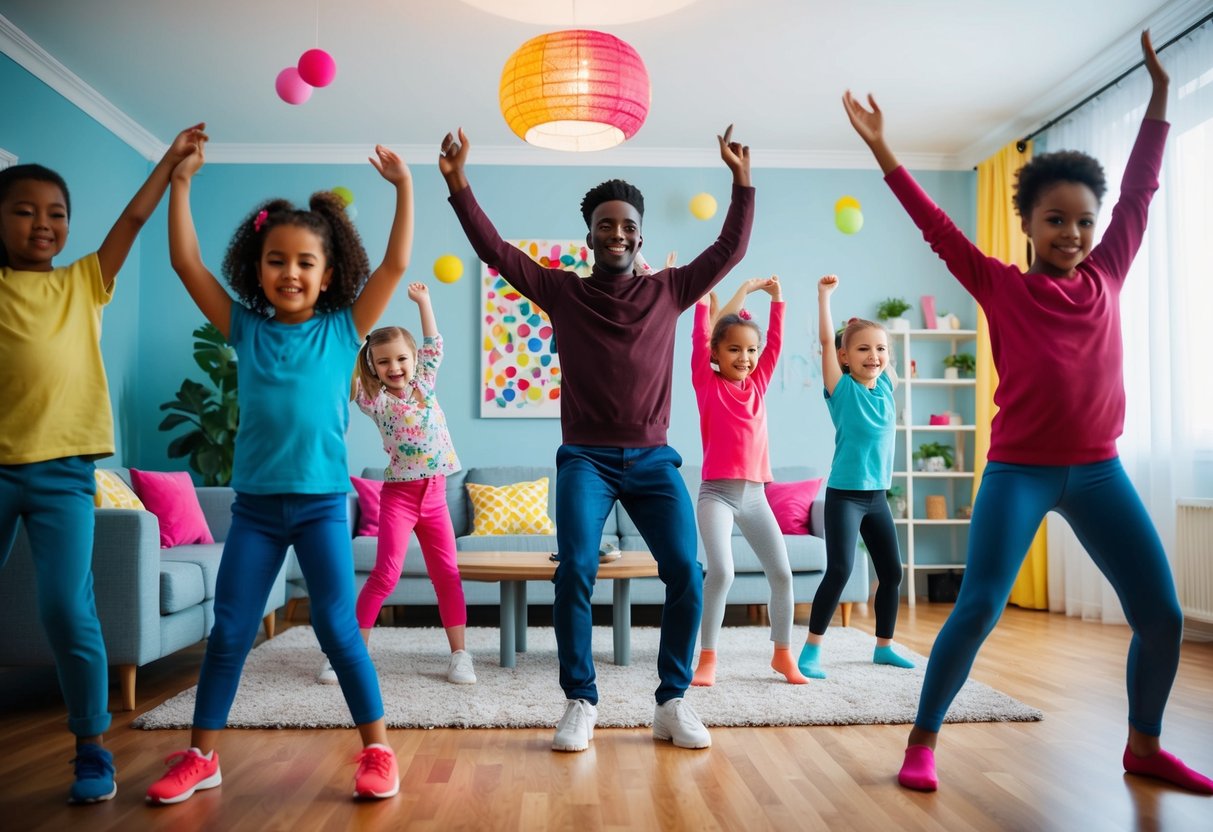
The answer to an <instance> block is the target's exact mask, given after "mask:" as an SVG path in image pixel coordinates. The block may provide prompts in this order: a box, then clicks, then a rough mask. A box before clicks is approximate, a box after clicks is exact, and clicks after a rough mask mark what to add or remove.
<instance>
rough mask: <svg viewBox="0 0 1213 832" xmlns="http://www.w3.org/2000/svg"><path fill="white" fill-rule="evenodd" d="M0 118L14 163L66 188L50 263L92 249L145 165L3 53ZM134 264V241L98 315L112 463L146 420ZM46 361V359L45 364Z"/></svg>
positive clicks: (154, 230) (1, 141) (2, 141)
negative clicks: (64, 226) (63, 232)
mask: <svg viewBox="0 0 1213 832" xmlns="http://www.w3.org/2000/svg"><path fill="white" fill-rule="evenodd" d="M0 113H3V114H4V116H3V118H0V147H2V148H4V149H5V150H7V151H9V152H10V153H15V154H16V155H17V157H18V160H17V161H18V164H20V163H24V162H37V163H38V164H41V165H45V166H47V167H49V168H51V169H53V170H55V171H57V172H58V173H59V174H60V175H62V176H63V178H64V180H66V182H67V186H68V189H69V190H70V191H71V196H72V217H71V225H70V232H69V234H68V241H67V247H66V248H64V250H63V253H62V254H60V255H59V256H58V257H57V258H56V260H55V263H56V265H63V264H67V263H70V262H72V261H73V260H75V259H77V258H79V257H81V256H83V255H85V254H88V253H89V252H91V251H95V250H96V249H97V247H98V246H100V245H101V241H102V240H104V239H105V235H106V234H107V233H109V230H110V227H111V226H112V225H113V224H114V220H116V219H117V218H118V215H119V214H121V213H122V209H123V208H125V207H126V203H127V202H129V201H130V198H131V197H132V196H133V195H134V193H135V191H136V190H138V188H139V186H140V185H141V184H142V183H143V181H144V180H145V179H146V178H147V175H148V173H149V172H150V171H151V165H150V164H149V163H148V162H147V160H145V159H144V158H143V157H142V156H140V155H139V154H138V153H136V152H135V151H134V150H131V148H130V147H129V146H128V145H127V144H125V143H124V142H122V141H121V140H119V139H118V138H117V137H115V136H114V134H113V133H111V132H110V131H109V130H107V129H106V128H104V127H102V126H101V125H100V124H98V123H97V122H96V121H94V120H93V119H92V118H91V117H89V116H88V115H85V114H84V113H83V112H82V111H81V110H80V109H79V108H77V107H76V106H75V105H74V104H72V103H70V102H68V101H67V100H66V99H64V98H63V97H62V96H61V95H59V94H58V93H56V92H54V91H53V90H51V89H50V88H49V87H47V86H46V85H45V84H43V83H42V82H41V81H40V80H38V79H37V78H35V77H34V76H32V75H30V74H29V73H28V72H27V71H26V70H25V69H23V68H22V67H20V66H18V65H17V64H16V63H14V62H13V61H12V60H11V59H10V58H9V57H8V56H6V55H3V54H0ZM152 235H156V236H160V237H163V236H164V224H163V221H161V222H160V224H159V225H157V224H155V223H153V224H152V225H151V227H149V228H147V229H145V230H144V232H143V234H142V235H141V239H146V238H147V237H148V236H152ZM141 259H142V256H141V252H140V243H139V242H138V241H136V243H135V247H134V248H133V249H132V250H131V253H130V256H129V257H127V260H126V265H125V266H124V267H123V269H122V271H121V272H120V273H119V275H118V279H117V285H116V288H115V293H114V299H113V300H112V301H111V302H110V304H109V305H108V306H107V307H106V308H105V312H104V317H103V329H102V336H101V350H102V353H103V354H104V356H105V368H106V374H107V375H108V377H109V387H110V401H111V402H112V404H113V408H114V428H115V437H114V439H115V442H116V443H117V444H116V447H117V455H116V457H115V459H117V460H122V459H124V458H125V457H126V456H127V455H128V454H129V451H130V449H131V448H132V446H133V445H134V443H135V436H136V434H137V432H138V431H139V430H141V429H142V424H141V422H142V421H143V420H144V419H145V418H146V417H143V414H140V413H139V412H138V408H139V407H140V405H138V404H137V403H136V402H135V396H136V392H135V380H136V378H137V374H136V369H135V367H136V349H137V333H138V330H139V309H140V306H139V290H140V285H139V284H140V276H141V270H140V262H141ZM53 358H54V357H52V356H48V357H47V360H53ZM141 417H142V418H141Z"/></svg>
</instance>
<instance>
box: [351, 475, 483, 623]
mask: <svg viewBox="0 0 1213 832" xmlns="http://www.w3.org/2000/svg"><path fill="white" fill-rule="evenodd" d="M413 531H416V533H417V542H418V543H420V544H421V555H422V557H424V558H425V571H426V572H428V573H429V575H430V581H431V582H432V583H433V584H434V594H435V595H437V596H438V617H439V618H441V619H442V626H443V627H462V626H464V625H465V624H467V620H468V610H467V604H466V603H465V602H464V600H463V581H462V580H461V579H460V578H459V567H458V565H457V563H456V554H455V529H454V528H453V527H452V526H451V513H450V511H449V510H448V509H447V507H446V477H443V476H436V477H427V478H425V479H421V480H410V481H409V482H385V483H384V484H383V494H382V496H381V497H380V498H379V543H378V546H377V547H376V550H375V568H374V569H372V570H371V576H370V577H369V578H367V581H366V584H364V585H363V587H362V591H361V592H359V593H358V605H357V607H356V613H357V616H358V626H359V627H361V628H362V629H364V630H369V629H370V628H371V627H373V626H375V619H376V618H378V617H379V610H380V609H381V608H382V607H383V602H384V601H385V600H386V599H387V597H388V596H389V595H391V594H392V591H393V590H395V589H396V583H397V582H398V581H399V580H400V570H401V569H403V568H404V554H405V552H406V551H407V550H408V547H409V534H410V533H411V532H413Z"/></svg>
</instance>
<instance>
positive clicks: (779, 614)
mask: <svg viewBox="0 0 1213 832" xmlns="http://www.w3.org/2000/svg"><path fill="white" fill-rule="evenodd" d="M759 290H762V291H765V292H766V293H767V294H769V295H770V296H771V322H770V326H769V327H768V328H767V343H766V346H765V348H763V347H762V330H761V329H760V328H759V326H758V324H756V323H754V322H753V321H752V320H751V319H750V316H749V313H747V312H745V311H744V310H743V309H742V308H741V305H742V303H743V301H744V300H745V297H746V295H748V294H749V293H751V292H756V291H759ZM710 302H711V296H708V297H705V298H703V299H702V300H700V301H699V303H698V304H697V305H696V306H695V328H694V332H693V335H692V338H693V342H692V347H691V381H692V383H693V384H694V387H695V398H696V400H697V401H698V403H699V427H700V432H701V434H702V436H703V483H702V485H701V486H700V488H699V501H698V503H697V505H696V515H697V519H698V522H699V535H700V537H701V538H703V547H704V551H705V553H706V555H707V560H708V563H707V575H706V576H705V577H704V580H703V619H702V622H701V625H700V636H699V642H700V644H699V664H698V666H697V667H696V669H695V676H694V678H693V679H692V681H691V684H692V685H700V686H708V685H712V684H715V681H716V641H717V639H718V638H719V636H720V625H721V622H722V620H723V618H724V607H725V598H726V596H727V595H728V593H729V587H730V586H731V585H732V583H733V547H732V534H733V523H734V521H736V523H737V525H738V527H739V528H740V529H741V533H742V534H743V535H745V538H746V540H747V541H749V543H750V545H751V546H752V547H753V548H754V553H755V554H756V555H757V556H758V560H759V562H760V563H761V564H762V569H763V571H764V572H765V573H766V575H767V580H768V581H769V582H770V584H771V603H770V607H769V608H770V615H771V641H773V642H774V643H775V654H774V657H773V658H772V659H771V667H773V668H774V669H775V670H777V671H779V672H780V673H782V674H783V675H784V676H785V677H787V680H788V681H789V682H791V683H792V684H804V683H805V682H807V681H808V680H807V679H805V677H804V676H803V675H802V674H801V673H800V671H799V670H798V669H797V667H796V660H795V659H793V658H792V653H791V643H792V608H793V602H792V569H791V567H790V566H789V565H788V551H787V547H786V546H785V545H784V541H783V533H782V532H781V531H780V529H779V524H778V523H777V522H776V521H775V515H774V513H773V512H772V511H771V506H770V504H769V503H768V502H767V498H766V491H765V484H766V483H768V482H770V481H771V463H770V454H769V450H768V443H767V410H766V402H765V401H764V396H765V395H766V391H767V385H768V384H769V383H770V381H771V376H772V374H773V373H774V371H775V362H776V361H777V360H778V359H779V350H780V348H781V346H782V344H783V312H784V302H783V293H782V289H781V287H780V285H779V278H777V277H769V278H754V279H752V280H747V281H746V282H745V283H743V284H742V285H741V288H740V289H738V291H737V294H736V295H734V297H733V299H732V300H731V301H729V303H728V304H726V305H725V307H724V308H723V309H721V310H720V314H719V316H718V317H717V318H716V320H715V322H714V325H713V321H712V315H711V310H710V306H709V305H710ZM713 364H715V365H716V366H717V367H718V369H712V365H713Z"/></svg>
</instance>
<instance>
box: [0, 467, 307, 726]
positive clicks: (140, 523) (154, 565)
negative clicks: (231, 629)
mask: <svg viewBox="0 0 1213 832" xmlns="http://www.w3.org/2000/svg"><path fill="white" fill-rule="evenodd" d="M114 470H115V471H116V473H118V474H119V475H120V476H121V477H122V478H123V479H124V480H126V481H127V483H128V484H129V483H130V474H129V473H128V472H127V470H126V469H124V468H119V469H114ZM196 490H197V494H198V502H199V504H200V505H201V506H202V512H203V514H204V515H206V522H207V525H208V526H209V527H210V530H211V535H212V536H213V537H214V538H215V541H216V542H215V543H210V544H199V545H190V546H176V547H174V548H171V549H161V548H160V524H159V522H158V521H157V520H156V517H155V515H153V514H152V513H150V512H147V511H138V510H135V509H117V508H99V509H96V510H95V513H94V516H95V520H96V528H95V536H94V541H93V590H94V595H95V596H96V598H97V614H98V616H99V617H100V619H101V630H102V634H103V635H104V637H105V648H106V651H107V653H108V658H109V663H110V666H111V667H115V668H116V669H117V671H118V676H119V680H120V686H121V695H122V707H123V709H125V710H133V709H134V707H135V671H136V669H137V668H139V667H142V666H144V665H146V664H148V663H149V662H152V661H155V660H156V659H159V658H161V657H163V656H167V655H169V654H170V653H173V652H176V651H177V650H180V649H182V648H183V647H188V646H190V645H191V644H197V643H198V642H199V641H201V640H203V639H204V638H206V637H207V636H208V635H209V634H210V632H211V627H212V626H213V625H214V623H215V616H214V605H215V579H216V576H217V575H218V571H219V561H220V556H221V555H222V554H223V541H224V540H225V539H226V537H227V531H228V528H229V526H230V525H231V521H232V513H231V506H232V501H233V499H234V498H235V492H233V491H232V489H230V488H217V487H199V488H197V489H196ZM285 601H286V567H285V564H284V566H283V569H282V570H281V571H280V572H279V573H278V577H277V578H276V579H275V581H274V586H273V587H272V588H271V590H270V595H269V599H268V600H267V602H266V606H265V611H264V616H265V618H264V622H263V623H264V627H265V633H266V635H267V636H271V637H272V636H273V634H274V612H275V610H277V609H278V608H279V607H281V606H282V605H283V604H284V603H285ZM53 663H54V657H53V655H52V654H51V649H50V645H49V644H48V643H47V640H46V635H45V633H44V632H43V628H42V624H41V622H40V620H39V617H38V609H37V603H36V587H35V582H34V565H33V559H32V558H31V557H30V551H29V541H28V540H27V539H26V536H25V532H24V530H23V529H22V530H21V531H20V532H19V533H18V535H17V541H16V544H15V546H14V548H13V551H12V553H11V555H10V556H9V559H8V563H7V564H5V567H4V568H3V569H0V665H46V664H53Z"/></svg>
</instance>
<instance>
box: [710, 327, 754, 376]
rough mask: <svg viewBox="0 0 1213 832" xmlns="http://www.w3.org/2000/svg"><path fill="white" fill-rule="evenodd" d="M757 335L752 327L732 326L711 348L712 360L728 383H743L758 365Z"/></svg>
mask: <svg viewBox="0 0 1213 832" xmlns="http://www.w3.org/2000/svg"><path fill="white" fill-rule="evenodd" d="M759 351H760V350H759V346H758V333H757V332H755V331H754V327H752V326H746V325H744V324H734V325H733V326H731V327H729V328H728V329H726V330H725V331H724V333H723V334H721V336H720V339H719V340H717V341H716V345H715V346H714V347H712V360H713V361H714V362H716V365H717V366H718V367H720V374H721V375H722V376H724V377H725V378H727V379H728V380H729V381H744V380H745V379H746V378H747V377H748V376H749V375H750V373H752V372H754V366H755V365H756V364H757V363H758V353H759Z"/></svg>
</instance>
